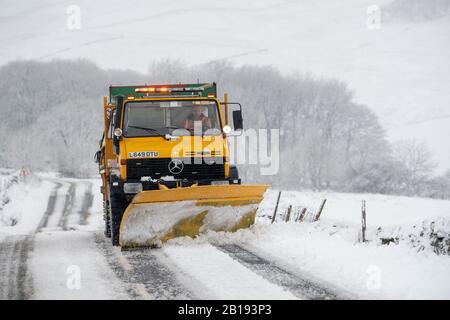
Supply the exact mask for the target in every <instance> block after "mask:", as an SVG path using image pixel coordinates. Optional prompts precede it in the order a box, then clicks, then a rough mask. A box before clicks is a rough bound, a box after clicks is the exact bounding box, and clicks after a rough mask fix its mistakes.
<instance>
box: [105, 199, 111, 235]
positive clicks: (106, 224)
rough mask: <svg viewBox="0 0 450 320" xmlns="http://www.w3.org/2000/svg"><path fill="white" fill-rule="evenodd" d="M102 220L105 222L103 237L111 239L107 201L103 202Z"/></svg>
mask: <svg viewBox="0 0 450 320" xmlns="http://www.w3.org/2000/svg"><path fill="white" fill-rule="evenodd" d="M103 220H105V237H106V238H111V219H110V216H109V201H108V200H106V201H103Z"/></svg>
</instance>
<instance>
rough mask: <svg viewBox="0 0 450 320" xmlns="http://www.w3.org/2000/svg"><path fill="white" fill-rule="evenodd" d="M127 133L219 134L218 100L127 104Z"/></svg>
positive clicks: (128, 135) (125, 134)
mask: <svg viewBox="0 0 450 320" xmlns="http://www.w3.org/2000/svg"><path fill="white" fill-rule="evenodd" d="M123 132H124V136H125V137H145V136H159V135H165V134H168V133H169V134H172V135H194V134H202V135H205V134H207V135H220V134H221V127H220V121H219V115H218V112H217V104H216V102H215V101H213V100H179V101H145V102H128V103H127V104H126V105H125V111H124V120H123Z"/></svg>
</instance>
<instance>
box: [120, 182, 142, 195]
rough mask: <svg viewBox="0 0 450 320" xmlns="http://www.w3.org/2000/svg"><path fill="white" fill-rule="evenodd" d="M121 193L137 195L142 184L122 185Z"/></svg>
mask: <svg viewBox="0 0 450 320" xmlns="http://www.w3.org/2000/svg"><path fill="white" fill-rule="evenodd" d="M123 191H124V192H125V193H139V192H141V191H142V183H139V182H133V183H124V184H123Z"/></svg>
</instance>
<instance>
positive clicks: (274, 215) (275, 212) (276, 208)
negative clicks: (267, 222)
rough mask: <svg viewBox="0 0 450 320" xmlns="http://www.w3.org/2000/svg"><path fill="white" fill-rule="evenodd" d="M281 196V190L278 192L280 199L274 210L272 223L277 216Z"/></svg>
mask: <svg viewBox="0 0 450 320" xmlns="http://www.w3.org/2000/svg"><path fill="white" fill-rule="evenodd" d="M280 197H281V191H280V192H278V199H277V204H276V205H275V210H274V211H273V216H272V223H274V222H275V217H276V216H277V211H278V204H279V203H280Z"/></svg>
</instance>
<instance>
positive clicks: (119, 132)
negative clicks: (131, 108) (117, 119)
mask: <svg viewBox="0 0 450 320" xmlns="http://www.w3.org/2000/svg"><path fill="white" fill-rule="evenodd" d="M114 135H115V136H116V137H118V138H119V137H121V136H122V129H120V128H116V129H114Z"/></svg>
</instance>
